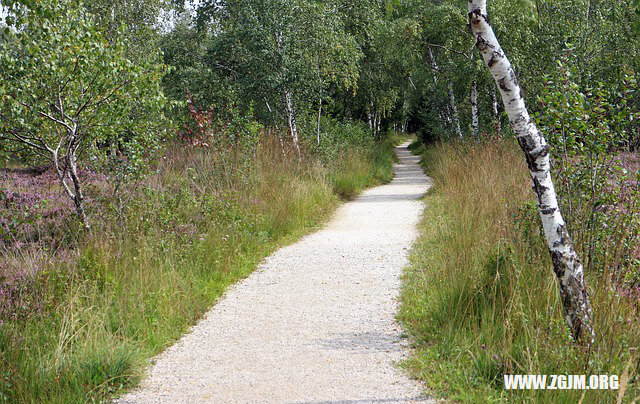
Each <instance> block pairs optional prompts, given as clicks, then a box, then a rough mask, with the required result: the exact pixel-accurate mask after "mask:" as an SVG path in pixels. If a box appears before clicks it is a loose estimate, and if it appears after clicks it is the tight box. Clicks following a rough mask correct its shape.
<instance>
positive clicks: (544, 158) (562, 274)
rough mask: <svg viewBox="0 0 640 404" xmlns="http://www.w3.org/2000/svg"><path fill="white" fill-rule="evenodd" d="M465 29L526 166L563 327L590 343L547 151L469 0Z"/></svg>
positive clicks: (585, 306)
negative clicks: (559, 300) (555, 279)
mask: <svg viewBox="0 0 640 404" xmlns="http://www.w3.org/2000/svg"><path fill="white" fill-rule="evenodd" d="M469 24H470V28H471V31H472V33H473V35H474V37H475V40H476V46H477V48H478V49H479V50H480V52H481V54H482V57H483V58H484V61H485V63H486V65H487V67H488V69H489V71H490V72H491V75H492V76H493V78H494V79H495V81H496V83H497V84H498V88H499V91H500V94H501V96H502V101H503V103H504V107H505V111H506V112H507V115H508V116H509V120H510V122H511V126H512V128H513V130H514V132H515V133H516V136H517V139H518V143H519V144H520V147H521V148H522V151H523V152H524V154H525V158H526V160H527V164H528V166H529V172H530V174H531V179H532V181H533V190H534V191H535V194H536V197H537V202H538V211H539V213H540V218H541V220H542V226H543V228H544V234H545V236H546V239H547V244H548V247H549V252H550V254H551V258H552V261H553V269H554V271H555V273H556V275H557V277H558V280H559V283H560V294H561V297H562V303H563V305H564V311H565V316H566V319H567V322H568V324H569V327H570V329H571V332H572V334H573V337H574V339H575V340H583V341H586V342H587V343H588V344H590V343H592V342H593V340H594V330H593V321H592V313H591V303H590V299H589V294H588V292H587V287H586V284H585V280H584V271H583V266H582V263H581V261H580V258H579V257H578V254H577V253H576V251H575V249H574V246H573V242H572V240H571V237H570V236H569V232H568V231H567V227H566V224H565V221H564V219H563V217H562V214H561V212H560V208H559V206H558V201H557V197H556V192H555V189H554V186H553V182H552V179H551V170H550V159H549V152H550V147H549V145H548V144H547V142H546V140H545V138H544V136H543V135H542V134H541V133H540V131H539V130H538V128H537V126H536V124H535V122H534V121H533V120H532V119H531V117H530V116H529V113H528V112H527V108H526V106H525V102H524V99H523V97H522V92H521V89H520V85H519V83H518V79H517V77H516V74H515V72H514V70H513V67H512V65H511V63H510V62H509V60H508V59H507V56H506V55H505V53H504V51H503V50H502V48H501V47H500V44H499V42H498V39H497V38H496V36H495V34H494V32H493V29H492V27H491V25H490V24H489V18H488V16H487V1H486V0H469Z"/></svg>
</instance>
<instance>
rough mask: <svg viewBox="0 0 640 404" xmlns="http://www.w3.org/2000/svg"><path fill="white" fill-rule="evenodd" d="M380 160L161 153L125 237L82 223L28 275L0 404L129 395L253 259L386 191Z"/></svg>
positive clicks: (97, 220)
mask: <svg viewBox="0 0 640 404" xmlns="http://www.w3.org/2000/svg"><path fill="white" fill-rule="evenodd" d="M391 156H393V152H392V150H391V148H390V145H389V144H385V145H382V146H381V145H376V144H372V145H371V148H367V149H365V150H361V151H357V152H354V153H351V152H350V151H349V150H344V151H343V152H342V153H341V154H340V156H339V159H337V161H335V164H333V165H332V168H331V169H328V168H326V167H325V166H324V165H323V164H321V163H320V161H319V160H317V159H316V158H315V157H313V156H311V155H305V156H304V158H303V160H302V161H301V162H298V161H297V159H296V158H295V157H294V154H293V153H291V150H290V149H289V148H286V147H285V148H283V147H282V146H281V145H280V144H279V143H278V142H275V141H264V142H261V143H260V145H259V147H258V148H257V149H256V150H254V151H251V152H250V153H246V152H244V153H243V152H242V150H238V151H229V152H227V153H226V154H221V153H218V152H215V151H209V150H200V149H193V148H188V147H184V148H180V147H174V148H169V150H168V152H167V154H166V155H165V156H164V157H165V158H163V159H162V160H161V161H160V163H159V165H158V167H157V174H155V175H152V176H151V177H150V178H148V179H147V180H145V182H144V183H141V184H138V185H136V187H133V188H132V189H130V190H128V192H130V195H127V197H128V198H129V199H128V200H127V203H126V210H125V212H124V215H125V217H126V219H127V220H126V225H125V227H124V228H121V226H120V223H119V221H118V215H117V214H115V213H114V212H113V211H112V212H111V213H104V212H103V213H102V216H97V213H96V214H95V215H94V216H93V220H94V225H93V230H92V233H91V234H90V235H88V236H87V238H86V239H85V240H84V241H83V242H82V243H81V244H80V247H79V248H78V249H76V250H74V251H73V257H72V259H67V260H65V261H62V262H57V261H56V260H55V258H54V257H53V256H51V261H50V262H49V263H48V264H47V269H46V270H42V271H41V272H40V273H39V274H38V275H37V278H36V280H35V281H34V285H35V286H34V288H35V289H37V294H36V295H34V296H39V297H40V298H42V299H43V305H42V309H41V310H40V311H39V312H38V313H34V314H33V315H32V316H29V317H28V318H24V319H17V320H15V321H5V322H4V323H3V324H2V325H1V326H0V354H1V355H2V356H1V357H0V372H1V373H0V401H1V400H3V399H4V400H8V401H19V402H59V403H69V402H83V401H93V400H102V399H106V398H108V397H112V396H114V395H117V394H119V392H121V391H123V390H125V389H127V388H128V387H130V386H132V385H135V384H136V383H137V382H138V381H139V380H140V378H141V377H142V374H143V369H144V366H145V365H146V364H148V359H150V358H151V357H152V356H153V355H155V354H157V353H159V352H160V351H162V350H163V349H164V348H166V347H167V346H168V345H169V344H171V343H172V342H173V341H175V340H176V339H177V338H178V337H179V336H180V335H181V334H183V333H184V332H185V331H186V330H187V329H188V327H189V326H191V325H193V324H194V323H195V322H196V321H197V320H198V319H199V318H200V317H201V316H202V315H203V313H204V312H205V311H206V310H207V309H208V308H209V307H211V305H212V304H213V303H214V302H215V301H216V300H217V299H218V298H220V296H221V295H222V294H223V293H224V291H225V290H226V288H227V287H228V286H229V285H230V284H233V283H234V282H237V281H238V280H240V279H242V278H244V277H246V276H247V275H249V274H250V273H251V272H252V271H253V270H254V269H255V268H256V266H257V264H258V263H259V262H260V260H261V259H262V258H264V257H265V256H267V255H268V254H270V253H271V252H273V251H274V250H275V249H277V248H278V247H280V246H282V245H284V244H286V243H290V242H292V241H294V240H296V239H297V238H299V237H300V236H301V235H303V234H305V233H307V232H309V231H312V230H313V229H315V228H317V227H318V226H319V225H321V224H322V223H323V222H324V221H325V220H326V219H327V218H328V217H329V216H330V214H331V213H332V212H333V211H334V209H335V208H336V206H337V205H338V203H339V200H340V197H344V198H346V197H351V196H353V195H356V194H357V193H358V192H360V191H361V190H362V189H363V188H364V187H367V186H371V185H375V184H378V183H381V182H385V181H389V180H390V175H391V174H390V173H391V163H392V161H393V159H392V157H391ZM345 184H346V185H345ZM16 259H23V260H28V257H26V256H25V257H22V258H20V257H16ZM24 264H27V262H26V261H25V262H24ZM35 289H34V290H35ZM34 293H35V292H34ZM240 321H241V320H240Z"/></svg>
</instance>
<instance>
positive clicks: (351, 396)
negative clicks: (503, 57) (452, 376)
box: [118, 144, 431, 403]
mask: <svg viewBox="0 0 640 404" xmlns="http://www.w3.org/2000/svg"><path fill="white" fill-rule="evenodd" d="M396 151H397V154H398V157H399V160H400V163H399V164H396V165H395V166H394V173H395V177H394V180H393V181H392V182H391V183H389V184H387V185H383V186H379V187H376V188H372V189H369V190H367V191H365V192H363V193H362V195H361V196H360V197H359V198H357V199H356V200H354V201H352V202H348V203H346V204H344V205H343V206H342V207H341V208H339V210H338V211H337V212H336V215H335V217H334V218H333V219H332V221H331V222H330V223H329V224H327V226H326V227H325V228H324V229H323V230H321V231H318V232H316V233H314V234H311V235H308V236H306V237H304V238H303V239H301V240H300V241H298V242H297V243H295V244H292V245H290V246H287V247H284V248H282V249H280V250H278V251H277V252H275V253H274V254H273V255H271V256H270V257H269V258H267V259H266V260H265V261H264V262H263V263H262V265H261V266H260V268H259V269H258V270H256V272H254V273H253V274H252V275H251V276H249V277H248V278H247V279H245V280H244V281H242V282H240V283H239V284H237V285H236V286H234V287H232V288H230V290H229V291H228V292H227V293H226V295H225V296H224V297H223V298H222V299H221V300H220V301H219V302H218V303H217V304H216V305H215V306H214V307H213V308H212V309H211V310H210V311H209V312H208V313H207V314H206V316H205V317H204V318H203V319H202V320H201V321H200V322H199V323H198V324H197V325H195V326H194V327H193V328H192V329H191V330H190V332H189V333H188V334H186V335H185V336H183V337H182V339H181V340H180V341H179V342H177V343H176V344H175V345H173V346H172V347H170V348H169V349H167V350H166V351H165V352H164V353H162V354H161V355H159V356H158V357H157V358H156V360H155V361H154V365H153V366H152V367H151V368H150V369H149V373H148V376H147V378H146V379H145V380H144V381H143V382H142V384H141V386H140V388H139V389H137V390H135V391H133V392H131V393H129V394H128V395H126V396H125V397H123V398H122V399H120V400H118V401H119V402H121V403H187V402H214V403H248V402H250V403H404V402H418V401H420V402H422V401H430V399H429V398H428V397H426V396H424V395H423V393H422V387H421V386H420V385H419V384H418V383H417V382H415V381H412V380H410V379H409V377H408V376H407V375H406V374H405V373H404V371H403V370H401V369H398V368H397V367H396V366H395V363H396V362H398V361H400V360H402V359H403V358H404V357H405V355H406V354H407V346H406V341H405V340H404V339H403V338H402V337H401V334H402V329H401V327H400V325H399V324H398V323H397V322H396V321H395V318H394V317H395V314H396V313H397V308H398V300H397V298H398V294H399V288H400V276H401V274H402V269H403V267H404V266H405V265H406V264H407V253H408V249H409V248H410V246H411V244H412V242H413V241H414V240H415V238H416V237H417V235H418V233H417V229H416V225H417V223H418V220H419V217H420V214H421V212H422V209H423V204H422V202H421V201H420V200H419V198H420V197H421V196H422V195H423V194H424V193H425V192H426V191H427V190H428V188H429V187H430V185H431V182H430V180H429V179H428V178H427V177H426V176H425V174H424V173H423V171H422V170H421V169H420V167H419V166H418V164H417V163H418V158H417V157H414V156H412V155H411V153H410V152H409V151H408V150H407V144H403V145H401V146H399V147H397V148H396ZM176 304H180V302H176Z"/></svg>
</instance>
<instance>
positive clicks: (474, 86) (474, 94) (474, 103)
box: [471, 80, 480, 140]
mask: <svg viewBox="0 0 640 404" xmlns="http://www.w3.org/2000/svg"><path fill="white" fill-rule="evenodd" d="M479 121H480V119H479V117H478V82H477V81H475V80H473V82H472V83H471V128H472V130H473V137H474V139H476V140H477V139H478V133H479V131H480V130H479V126H480V122H479Z"/></svg>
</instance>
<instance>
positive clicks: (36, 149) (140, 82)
mask: <svg viewBox="0 0 640 404" xmlns="http://www.w3.org/2000/svg"><path fill="white" fill-rule="evenodd" d="M19 17H20V21H21V23H20V24H19V25H17V26H16V30H15V31H13V30H5V31H4V32H3V33H2V34H1V35H2V36H3V37H2V39H3V42H4V41H7V42H10V43H12V44H14V45H15V46H13V47H11V48H10V50H9V51H7V52H2V53H0V100H1V101H2V109H0V142H2V143H4V144H11V145H12V147H13V150H16V151H20V153H22V154H23V155H25V156H28V162H29V163H41V162H47V163H49V164H50V165H51V166H52V167H53V168H54V170H55V172H56V174H57V176H58V179H59V181H60V185H61V187H62V189H63V191H64V192H65V193H66V194H67V195H68V197H69V198H70V199H71V200H72V201H73V204H74V206H75V210H76V212H77V214H78V217H79V218H80V221H81V222H82V223H83V224H84V226H85V227H89V223H88V220H87V214H86V211H85V196H84V188H83V184H82V179H81V177H82V176H81V164H82V162H88V161H90V162H91V163H92V164H94V165H95V166H98V165H100V162H101V161H103V160H105V159H106V156H107V155H111V154H118V155H120V156H122V158H121V159H120V160H121V161H122V165H123V166H124V167H122V170H119V171H120V173H119V174H122V175H125V172H132V171H136V170H138V169H140V168H141V166H142V164H143V162H142V156H143V155H144V154H145V152H149V151H150V150H153V148H154V147H155V146H156V141H157V139H156V135H155V133H157V132H155V129H154V128H156V129H157V127H156V126H155V125H162V113H161V112H160V111H161V110H162V108H163V107H164V105H165V104H164V97H163V96H162V93H161V91H160V87H159V81H160V78H161V75H162V71H163V68H162V67H161V66H160V65H155V64H151V63H148V64H140V65H138V64H133V63H132V62H131V61H130V60H129V59H127V58H125V57H124V56H123V55H124V54H125V51H126V48H125V46H124V44H123V43H121V42H119V41H115V42H114V43H112V44H108V43H107V41H106V40H105V38H104V36H103V35H102V33H101V31H100V30H99V29H98V28H97V26H96V24H95V23H94V22H93V19H92V18H91V16H90V15H88V14H87V13H86V12H85V11H84V10H83V9H82V8H81V7H80V6H79V5H78V4H77V3H75V2H73V1H70V0H63V1H59V0H57V1H53V0H49V1H41V2H39V8H38V10H34V9H29V8H24V9H23V10H21V13H20V15H19ZM4 36H6V37H7V38H4Z"/></svg>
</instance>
